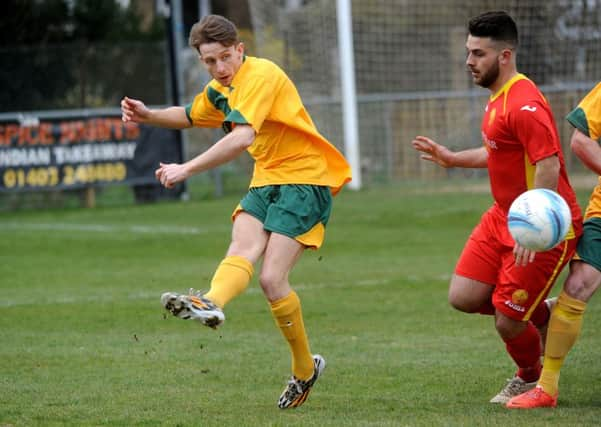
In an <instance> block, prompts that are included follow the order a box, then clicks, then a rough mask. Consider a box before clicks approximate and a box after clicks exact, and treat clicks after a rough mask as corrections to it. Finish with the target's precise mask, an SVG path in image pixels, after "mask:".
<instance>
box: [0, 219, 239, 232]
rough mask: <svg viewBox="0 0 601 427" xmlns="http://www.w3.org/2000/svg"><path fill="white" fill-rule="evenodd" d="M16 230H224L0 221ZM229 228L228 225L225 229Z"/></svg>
mask: <svg viewBox="0 0 601 427" xmlns="http://www.w3.org/2000/svg"><path fill="white" fill-rule="evenodd" d="M3 229H5V230H16V231H83V232H96V233H123V232H129V233H139V234H156V233H162V234H206V233H209V232H215V231H217V232H222V231H226V228H225V227H214V228H212V229H211V230H208V229H206V228H199V227H182V226H172V225H156V226H151V225H131V226H117V225H108V224H67V223H60V222H53V223H38V222H35V223H34V222H29V223H27V222H7V223H0V230H3ZM229 229H230V228H229V227H228V228H227V230H229Z"/></svg>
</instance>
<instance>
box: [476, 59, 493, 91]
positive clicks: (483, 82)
mask: <svg viewBox="0 0 601 427" xmlns="http://www.w3.org/2000/svg"><path fill="white" fill-rule="evenodd" d="M498 77H499V63H498V62H495V63H494V65H493V66H492V67H491V68H490V69H489V70H488V71H487V72H486V73H485V74H482V77H481V78H480V81H479V82H476V84H477V85H478V86H482V87H484V88H488V87H490V86H491V85H492V84H493V83H494V82H495V81H496V80H497V78H498Z"/></svg>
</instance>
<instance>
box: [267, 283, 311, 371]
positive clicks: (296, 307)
mask: <svg viewBox="0 0 601 427" xmlns="http://www.w3.org/2000/svg"><path fill="white" fill-rule="evenodd" d="M271 313H272V314H273V317H274V319H275V323H276V324H277V325H278V327H279V328H280V330H281V331H282V334H283V335H284V338H286V340H287V341H288V344H289V345H290V351H291V353H292V374H293V375H294V376H295V377H296V378H298V379H300V380H308V379H309V378H311V376H312V375H313V370H314V369H315V368H314V365H313V356H312V355H311V350H310V349H309V340H308V339H307V334H306V332H305V325H304V323H303V314H302V311H301V303H300V299H299V298H298V295H297V294H296V292H294V291H292V292H290V293H289V294H288V295H287V296H285V297H284V298H281V299H279V300H277V301H274V302H272V303H271Z"/></svg>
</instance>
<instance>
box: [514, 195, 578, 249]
mask: <svg viewBox="0 0 601 427" xmlns="http://www.w3.org/2000/svg"><path fill="white" fill-rule="evenodd" d="M571 223H572V214H571V213H570V207H569V206H568V204H567V203H566V201H565V200H564V199H563V197H561V196H560V195H559V194H557V193H556V192H555V191H553V190H549V189H546V188H536V189H534V190H529V191H526V192H524V193H522V194H520V195H519V196H518V197H517V198H516V199H515V200H514V201H513V203H512V204H511V207H510V208H509V213H508V214H507V225H508V227H509V232H510V233H511V236H512V237H513V239H514V240H515V241H516V242H517V243H518V244H519V245H520V246H523V247H524V248H526V249H530V250H532V251H537V252H541V251H546V250H548V249H551V248H552V247H554V246H557V245H558V244H559V243H560V242H562V241H563V240H564V239H565V238H566V235H567V234H568V231H569V229H570V225H571Z"/></svg>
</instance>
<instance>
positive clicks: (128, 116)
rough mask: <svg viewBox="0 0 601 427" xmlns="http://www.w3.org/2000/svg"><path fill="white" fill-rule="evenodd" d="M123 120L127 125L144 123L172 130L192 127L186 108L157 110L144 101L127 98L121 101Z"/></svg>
mask: <svg viewBox="0 0 601 427" xmlns="http://www.w3.org/2000/svg"><path fill="white" fill-rule="evenodd" d="M121 119H122V120H123V121H124V122H125V123H127V122H135V123H144V124H148V125H152V126H159V127H164V128H171V129H184V128H188V127H190V126H191V123H190V121H189V120H188V116H187V115H186V110H185V109H184V107H168V108H162V109H156V110H155V109H150V108H148V107H146V105H145V104H144V103H143V102H142V101H140V100H138V99H132V98H128V97H127V96H126V97H124V98H123V99H122V100H121Z"/></svg>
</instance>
